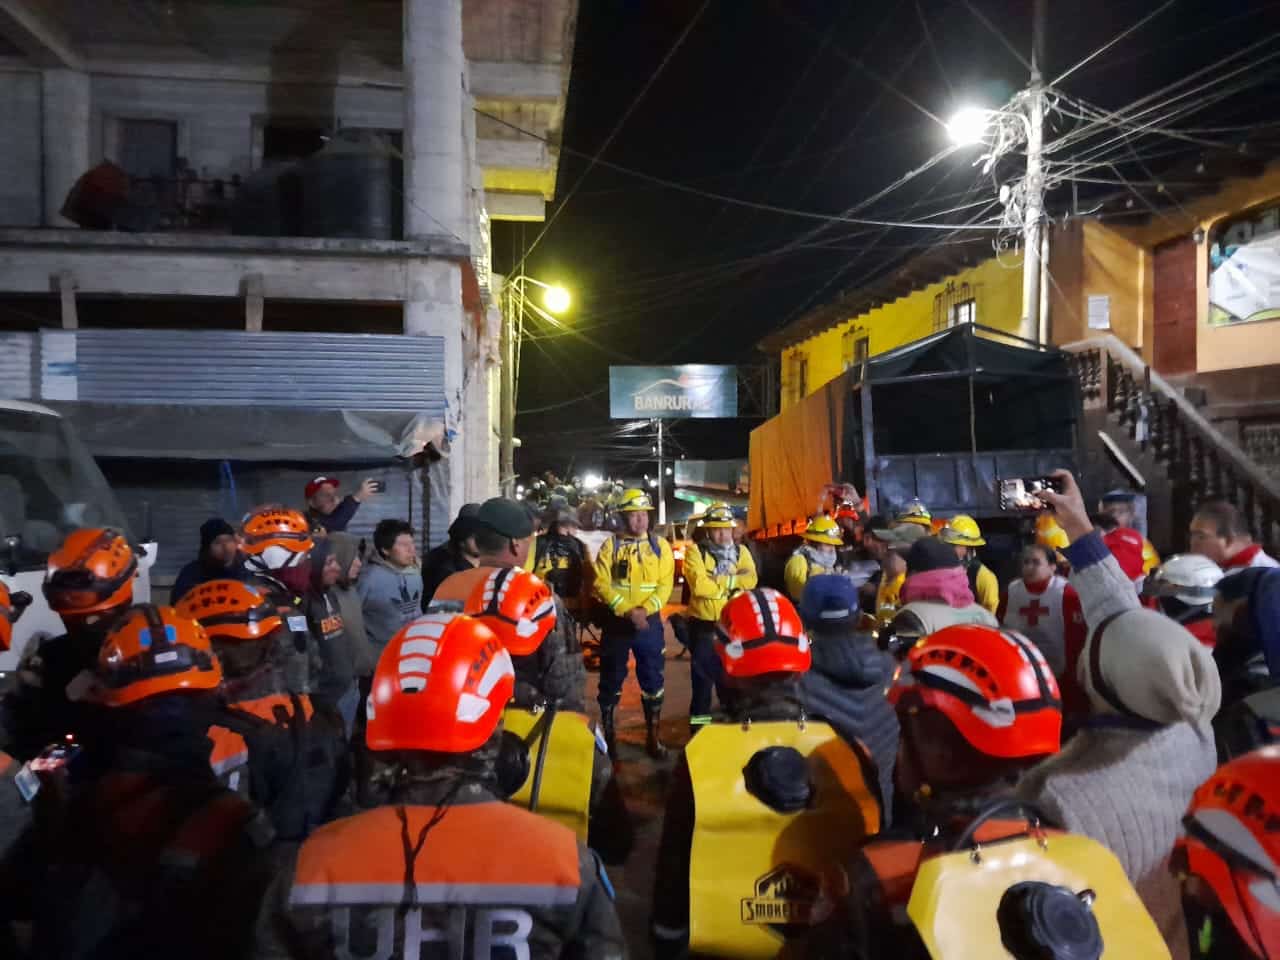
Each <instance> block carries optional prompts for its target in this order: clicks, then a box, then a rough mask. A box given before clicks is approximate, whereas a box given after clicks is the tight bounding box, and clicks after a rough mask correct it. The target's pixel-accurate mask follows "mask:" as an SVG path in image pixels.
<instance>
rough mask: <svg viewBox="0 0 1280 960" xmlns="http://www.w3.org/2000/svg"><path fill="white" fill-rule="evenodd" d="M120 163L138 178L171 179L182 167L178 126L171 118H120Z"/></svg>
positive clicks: (118, 122)
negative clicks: (179, 165) (179, 159)
mask: <svg viewBox="0 0 1280 960" xmlns="http://www.w3.org/2000/svg"><path fill="white" fill-rule="evenodd" d="M116 134H117V136H118V137H119V141H118V143H119V147H118V150H117V155H118V156H119V158H120V166H121V168H122V169H123V170H124V171H125V173H127V174H129V176H130V177H132V178H133V179H135V180H149V179H155V180H170V179H172V178H173V176H174V174H175V173H176V172H177V168H178V125H177V124H176V123H174V122H172V121H169V120H126V119H121V120H118V121H117V127H116Z"/></svg>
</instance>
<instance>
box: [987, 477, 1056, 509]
mask: <svg viewBox="0 0 1280 960" xmlns="http://www.w3.org/2000/svg"><path fill="white" fill-rule="evenodd" d="M1045 490H1057V484H1056V483H1055V482H1054V480H1053V478H1052V477H1016V478H1014V479H1012V480H999V481H997V488H996V492H997V494H998V495H999V497H1000V509H1001V510H1005V511H1010V512H1025V513H1035V512H1039V511H1041V510H1049V509H1052V508H1051V507H1050V505H1049V504H1048V503H1047V502H1046V501H1044V500H1042V499H1041V498H1040V496H1039V494H1040V493H1042V492H1044V491H1045Z"/></svg>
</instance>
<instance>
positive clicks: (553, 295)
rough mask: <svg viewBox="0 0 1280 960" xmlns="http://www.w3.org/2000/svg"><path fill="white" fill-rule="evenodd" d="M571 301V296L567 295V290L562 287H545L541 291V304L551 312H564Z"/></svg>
mask: <svg viewBox="0 0 1280 960" xmlns="http://www.w3.org/2000/svg"><path fill="white" fill-rule="evenodd" d="M572 302H573V298H572V297H571V296H569V291H568V290H566V289H565V288H564V287H560V286H555V287H547V289H546V290H544V291H543V292H542V305H543V306H544V307H546V308H547V309H548V310H549V311H550V312H551V313H554V314H557V315H558V314H561V313H565V312H566V311H567V310H568V309H569V305H570V304H571V303H572Z"/></svg>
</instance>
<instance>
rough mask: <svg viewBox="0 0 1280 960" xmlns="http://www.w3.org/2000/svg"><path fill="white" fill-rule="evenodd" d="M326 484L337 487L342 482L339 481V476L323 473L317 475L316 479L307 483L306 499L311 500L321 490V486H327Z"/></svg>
mask: <svg viewBox="0 0 1280 960" xmlns="http://www.w3.org/2000/svg"><path fill="white" fill-rule="evenodd" d="M325 486H328V487H333V488H335V489H336V488H338V487H339V486H341V484H340V483H339V482H338V478H337V477H326V476H323V475H321V476H319V477H316V478H315V479H314V480H312V481H311V482H310V483H308V484H307V487H306V499H308V500H310V499H311V498H312V497H314V496H315V495H316V493H318V492H319V490H320V488H321V487H325Z"/></svg>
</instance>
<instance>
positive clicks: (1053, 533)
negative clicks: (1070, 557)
mask: <svg viewBox="0 0 1280 960" xmlns="http://www.w3.org/2000/svg"><path fill="white" fill-rule="evenodd" d="M1036 543H1038V544H1040V546H1042V547H1049V548H1050V549H1051V550H1065V549H1067V544H1068V543H1070V541H1069V540H1068V539H1067V532H1066V531H1065V530H1063V529H1062V528H1061V527H1060V526H1058V521H1057V520H1056V519H1055V518H1054V516H1053V514H1051V513H1042V514H1040V515H1039V516H1037V517H1036Z"/></svg>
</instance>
